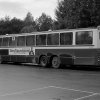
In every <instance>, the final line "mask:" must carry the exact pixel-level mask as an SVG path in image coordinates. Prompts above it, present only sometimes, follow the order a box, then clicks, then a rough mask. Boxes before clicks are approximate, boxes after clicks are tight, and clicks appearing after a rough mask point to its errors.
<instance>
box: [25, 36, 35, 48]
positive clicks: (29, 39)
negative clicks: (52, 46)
mask: <svg viewBox="0 0 100 100" xmlns="http://www.w3.org/2000/svg"><path fill="white" fill-rule="evenodd" d="M32 45H35V35H29V36H26V46H32Z"/></svg>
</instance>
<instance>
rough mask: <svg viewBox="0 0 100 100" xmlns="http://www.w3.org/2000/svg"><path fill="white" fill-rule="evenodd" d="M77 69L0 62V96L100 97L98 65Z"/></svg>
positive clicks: (23, 99)
mask: <svg viewBox="0 0 100 100" xmlns="http://www.w3.org/2000/svg"><path fill="white" fill-rule="evenodd" d="M80 69H81V68H80ZM80 69H76V70H75V68H74V69H70V68H68V69H52V68H41V67H38V66H29V65H25V66H24V65H12V64H2V65H0V100H100V69H92V70H89V68H88V69H87V68H86V69H85V70H83V69H82V70H80Z"/></svg>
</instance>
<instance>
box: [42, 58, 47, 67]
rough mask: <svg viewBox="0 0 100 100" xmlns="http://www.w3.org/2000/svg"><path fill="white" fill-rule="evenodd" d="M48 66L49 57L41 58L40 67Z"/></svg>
mask: <svg viewBox="0 0 100 100" xmlns="http://www.w3.org/2000/svg"><path fill="white" fill-rule="evenodd" d="M47 64H48V60H47V56H42V57H40V66H42V67H46V66H47Z"/></svg>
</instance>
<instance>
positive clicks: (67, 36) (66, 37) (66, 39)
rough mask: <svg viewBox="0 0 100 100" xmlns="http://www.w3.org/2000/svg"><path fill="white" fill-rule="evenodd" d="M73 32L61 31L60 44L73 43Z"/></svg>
mask: <svg viewBox="0 0 100 100" xmlns="http://www.w3.org/2000/svg"><path fill="white" fill-rule="evenodd" d="M72 41H73V33H72V32H68V33H60V45H72Z"/></svg>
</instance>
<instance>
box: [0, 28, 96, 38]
mask: <svg viewBox="0 0 100 100" xmlns="http://www.w3.org/2000/svg"><path fill="white" fill-rule="evenodd" d="M83 30H85V31H88V30H97V28H94V27H90V28H77V29H60V30H49V31H41V32H31V33H19V34H6V35H0V37H14V36H15V37H17V36H24V35H25V36H27V35H33V34H34V35H38V34H50V33H61V32H74V31H83Z"/></svg>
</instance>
